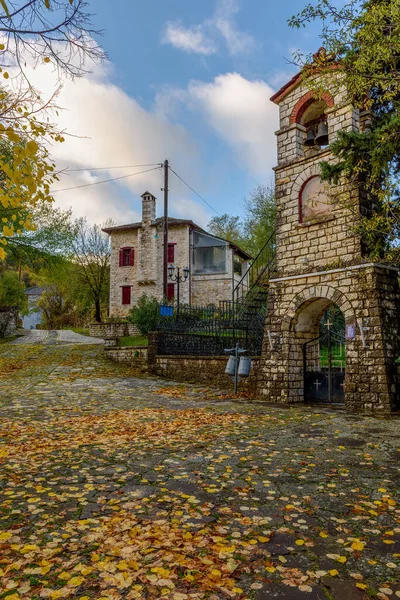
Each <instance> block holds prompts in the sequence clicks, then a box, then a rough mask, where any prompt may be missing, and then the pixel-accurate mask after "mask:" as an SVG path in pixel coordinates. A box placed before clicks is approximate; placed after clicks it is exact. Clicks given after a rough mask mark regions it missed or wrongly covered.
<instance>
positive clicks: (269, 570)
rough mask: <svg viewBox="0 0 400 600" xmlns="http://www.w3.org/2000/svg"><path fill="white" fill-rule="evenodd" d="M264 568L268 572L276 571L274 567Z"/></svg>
mask: <svg viewBox="0 0 400 600" xmlns="http://www.w3.org/2000/svg"><path fill="white" fill-rule="evenodd" d="M265 570H266V571H268V573H274V572H275V571H276V568H275V567H265Z"/></svg>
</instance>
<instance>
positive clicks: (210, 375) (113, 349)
mask: <svg viewBox="0 0 400 600" xmlns="http://www.w3.org/2000/svg"><path fill="white" fill-rule="evenodd" d="M104 353H105V355H106V357H107V358H109V359H111V360H114V361H115V362H119V363H125V364H129V365H131V367H133V368H134V369H135V370H137V371H138V372H140V373H150V374H152V375H158V376H159V377H164V378H165V379H173V380H174V381H179V382H182V383H200V384H205V385H211V386H216V387H219V388H222V389H225V390H229V391H232V389H233V382H232V380H231V378H230V377H229V376H228V375H225V373H224V371H225V367H226V363H227V360H228V357H227V356H164V355H163V356H158V355H157V334H154V333H153V334H150V336H149V346H148V347H146V346H130V347H123V348H119V347H118V346H117V338H109V339H108V340H107V339H106V343H105V346H104ZM259 363H260V357H256V358H253V359H252V365H251V372H250V376H249V377H247V378H245V379H242V381H241V382H240V384H239V390H240V391H241V392H248V393H251V394H254V393H255V392H256V387H257V375H258V367H259Z"/></svg>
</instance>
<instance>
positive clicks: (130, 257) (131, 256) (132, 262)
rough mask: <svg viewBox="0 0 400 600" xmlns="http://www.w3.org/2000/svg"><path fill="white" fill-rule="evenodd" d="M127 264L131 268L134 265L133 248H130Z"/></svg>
mask: <svg viewBox="0 0 400 600" xmlns="http://www.w3.org/2000/svg"><path fill="white" fill-rule="evenodd" d="M129 264H130V266H131V267H133V265H134V264H135V250H134V249H133V248H131V252H130V255H129Z"/></svg>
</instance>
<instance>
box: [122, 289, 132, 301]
mask: <svg viewBox="0 0 400 600" xmlns="http://www.w3.org/2000/svg"><path fill="white" fill-rule="evenodd" d="M130 303H131V287H130V286H129V285H124V286H123V287H122V304H130Z"/></svg>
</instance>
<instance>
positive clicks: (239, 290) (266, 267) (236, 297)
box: [233, 231, 276, 305]
mask: <svg viewBox="0 0 400 600" xmlns="http://www.w3.org/2000/svg"><path fill="white" fill-rule="evenodd" d="M275 257H276V232H275V231H273V233H272V234H271V235H270V237H269V238H268V240H267V241H266V242H265V244H264V246H263V247H262V248H261V250H260V252H259V253H258V254H257V256H256V257H255V259H254V261H253V262H252V264H251V266H250V267H249V269H248V270H247V272H246V273H245V274H244V275H243V277H242V279H241V280H240V281H239V283H238V284H237V285H236V287H235V288H234V290H233V303H234V304H235V305H240V304H241V303H242V302H243V301H244V300H245V299H246V298H247V297H248V294H249V292H250V291H252V290H254V289H257V288H259V287H260V284H261V283H263V282H265V281H268V279H269V275H270V272H271V271H272V269H273V267H274V266H275Z"/></svg>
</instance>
